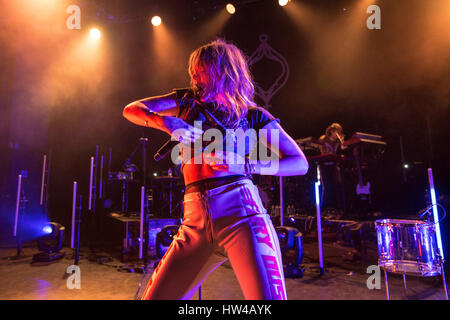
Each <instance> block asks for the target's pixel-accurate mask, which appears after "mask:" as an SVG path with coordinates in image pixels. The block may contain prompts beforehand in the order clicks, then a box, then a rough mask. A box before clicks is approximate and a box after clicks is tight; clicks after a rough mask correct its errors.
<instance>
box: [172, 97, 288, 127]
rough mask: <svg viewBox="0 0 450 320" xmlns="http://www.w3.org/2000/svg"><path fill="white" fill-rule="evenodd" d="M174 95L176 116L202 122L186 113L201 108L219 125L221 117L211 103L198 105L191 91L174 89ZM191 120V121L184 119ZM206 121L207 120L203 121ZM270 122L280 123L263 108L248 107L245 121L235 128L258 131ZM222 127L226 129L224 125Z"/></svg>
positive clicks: (195, 115) (199, 117)
mask: <svg viewBox="0 0 450 320" xmlns="http://www.w3.org/2000/svg"><path fill="white" fill-rule="evenodd" d="M174 91H175V93H176V102H177V105H178V107H179V108H180V112H179V114H178V116H179V117H180V118H182V119H184V120H186V121H187V122H191V121H189V120H200V121H201V120H202V119H201V118H202V116H201V115H200V116H199V115H198V114H193V115H192V116H193V117H192V116H191V117H189V116H188V112H193V110H192V109H194V108H196V107H201V108H204V109H206V110H208V111H209V113H211V115H212V116H213V117H214V118H216V119H217V120H219V123H221V122H222V121H221V118H223V117H221V115H220V111H218V110H215V109H216V108H214V104H212V103H199V101H198V100H196V99H195V97H194V94H193V91H192V89H174ZM186 118H191V119H186ZM203 120H206V121H208V119H203ZM272 121H277V122H278V123H279V122H280V120H279V119H277V118H275V117H274V116H273V115H271V114H270V112H269V111H267V110H266V109H264V108H261V107H252V106H250V107H249V108H248V111H247V114H246V116H245V120H244V119H242V120H241V123H240V124H239V125H238V126H237V127H241V128H243V127H247V128H252V129H255V130H259V129H262V128H264V126H265V125H267V124H268V123H270V122H272ZM191 124H192V123H191ZM224 127H226V126H225V125H224Z"/></svg>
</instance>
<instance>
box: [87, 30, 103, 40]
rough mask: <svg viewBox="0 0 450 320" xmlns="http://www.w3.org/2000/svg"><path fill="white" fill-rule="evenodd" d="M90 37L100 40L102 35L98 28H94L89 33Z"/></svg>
mask: <svg viewBox="0 0 450 320" xmlns="http://www.w3.org/2000/svg"><path fill="white" fill-rule="evenodd" d="M89 35H90V36H91V38H92V39H94V40H98V39H100V36H101V35H102V33H101V32H100V30H98V29H97V28H92V29H91V31H90V32H89Z"/></svg>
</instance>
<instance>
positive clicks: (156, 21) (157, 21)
mask: <svg viewBox="0 0 450 320" xmlns="http://www.w3.org/2000/svg"><path fill="white" fill-rule="evenodd" d="M151 22H152V25H154V26H155V27H157V26H159V25H160V24H161V22H162V20H161V17H159V16H154V17H153V18H152V20H151Z"/></svg>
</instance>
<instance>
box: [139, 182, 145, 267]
mask: <svg viewBox="0 0 450 320" xmlns="http://www.w3.org/2000/svg"><path fill="white" fill-rule="evenodd" d="M144 198H145V187H144V186H142V187H141V219H140V222H139V259H142V258H143V251H144V250H143V248H144V245H143V242H144V220H145V219H144V216H145V208H144V207H145V201H144Z"/></svg>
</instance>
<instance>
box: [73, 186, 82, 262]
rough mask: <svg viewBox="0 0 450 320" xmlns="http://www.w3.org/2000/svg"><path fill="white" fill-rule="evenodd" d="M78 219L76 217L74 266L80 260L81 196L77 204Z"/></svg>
mask: <svg viewBox="0 0 450 320" xmlns="http://www.w3.org/2000/svg"><path fill="white" fill-rule="evenodd" d="M77 209H78V210H77V211H78V217H77V221H76V223H77V245H76V251H75V262H74V264H75V265H78V261H79V260H80V232H81V195H80V200H79V204H78V208H77Z"/></svg>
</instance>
